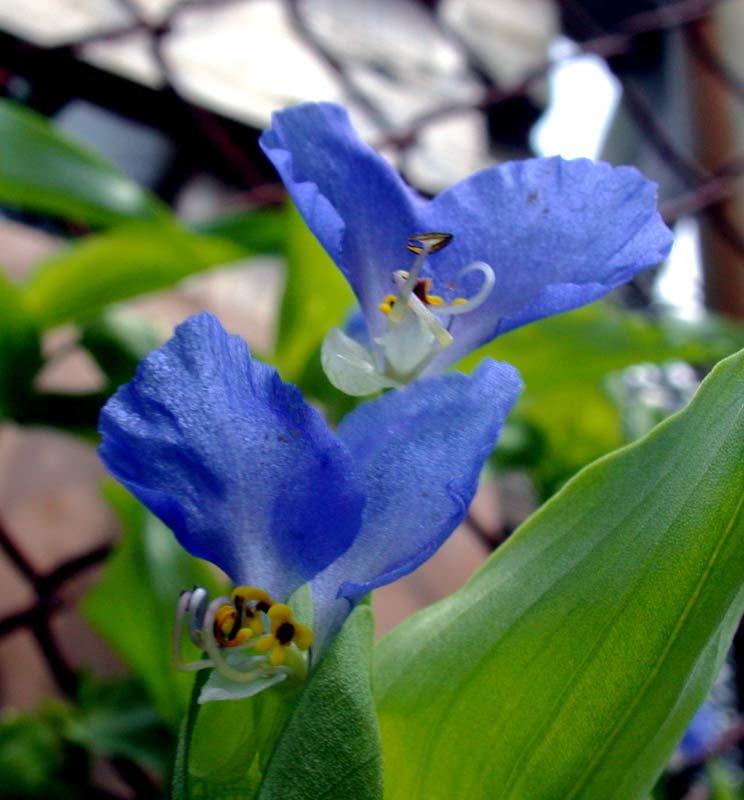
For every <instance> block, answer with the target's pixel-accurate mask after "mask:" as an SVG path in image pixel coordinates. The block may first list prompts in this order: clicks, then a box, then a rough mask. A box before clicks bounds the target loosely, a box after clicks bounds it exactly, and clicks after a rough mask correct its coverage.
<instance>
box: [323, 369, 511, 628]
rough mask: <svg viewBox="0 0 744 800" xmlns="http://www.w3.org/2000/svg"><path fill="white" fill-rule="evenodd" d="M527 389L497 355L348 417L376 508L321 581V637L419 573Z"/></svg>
mask: <svg viewBox="0 0 744 800" xmlns="http://www.w3.org/2000/svg"><path fill="white" fill-rule="evenodd" d="M521 388H522V383H521V380H520V378H519V373H518V372H517V370H516V369H515V368H514V367H512V366H511V365H509V364H504V363H497V362H495V361H491V360H490V359H488V360H486V361H484V362H483V363H482V364H481V366H480V367H479V368H478V370H477V371H476V372H475V373H474V374H473V375H472V376H466V375H462V374H460V373H454V374H449V375H444V376H440V377H437V378H426V379H422V380H420V381H417V382H415V383H413V384H411V385H410V386H409V387H407V388H406V389H403V390H401V391H396V392H389V393H387V394H385V395H383V396H382V397H379V398H378V399H376V400H373V401H370V402H367V403H363V404H362V405H360V406H359V407H358V408H357V409H356V410H354V411H352V412H351V413H350V414H349V415H348V416H346V417H345V418H344V420H343V421H342V422H341V425H340V427H339V429H338V434H337V435H338V437H339V438H340V439H341V440H342V441H343V442H344V443H345V444H346V446H347V447H348V448H349V450H350V451H351V452H352V454H353V455H354V457H355V461H356V463H357V466H358V468H359V470H360V474H362V476H363V480H364V482H365V486H366V493H367V504H366V506H365V509H364V515H363V520H362V528H361V530H360V532H359V535H358V537H357V539H356V540H355V542H354V544H353V545H352V546H351V547H350V548H349V550H347V551H346V553H345V554H344V555H342V556H341V557H340V558H339V559H338V560H337V561H336V562H334V563H333V564H332V565H331V566H330V567H328V569H326V570H325V571H324V572H322V573H321V574H320V575H319V576H317V578H316V579H315V580H314V581H313V596H314V598H315V606H316V638H318V639H319V641H322V639H323V637H324V636H325V635H327V633H326V631H327V629H328V628H335V627H338V625H339V623H340V622H342V621H343V618H344V616H345V614H346V613H348V610H349V609H350V607H351V604H352V603H354V602H356V601H357V600H359V599H360V598H361V597H363V596H364V595H365V594H367V593H368V592H369V591H371V590H372V589H374V588H376V587H378V586H382V585H384V584H386V583H390V582H391V581H394V580H396V579H398V578H400V577H401V576H403V575H406V574H407V573H409V572H411V571H412V570H414V569H415V568H416V567H418V566H419V565H420V564H422V563H423V562H424V561H426V560H427V559H428V558H430V557H431V556H432V555H433V554H434V552H435V551H436V550H437V549H438V548H439V547H440V545H441V544H442V543H443V542H444V541H445V540H446V539H447V538H448V537H449V535H450V534H451V533H452V532H453V531H454V530H455V528H456V527H457V526H458V525H459V524H460V522H461V521H462V520H463V518H464V516H465V514H466V513H467V509H468V506H469V505H470V502H471V500H472V499H473V496H474V494H475V491H476V489H477V487H478V478H479V476H480V472H481V469H482V467H483V464H484V462H485V460H486V459H487V458H488V456H489V454H490V453H491V451H492V450H493V447H494V445H495V444H496V441H497V439H498V437H499V433H500V432H501V427H502V425H503V422H504V418H505V417H506V415H507V413H508V412H509V410H510V408H511V407H512V405H513V404H514V402H515V400H516V399H517V397H518V395H519V392H520V390H521ZM336 597H340V599H339V600H337V601H336V600H334V598H336Z"/></svg>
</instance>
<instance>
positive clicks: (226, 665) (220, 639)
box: [173, 586, 313, 682]
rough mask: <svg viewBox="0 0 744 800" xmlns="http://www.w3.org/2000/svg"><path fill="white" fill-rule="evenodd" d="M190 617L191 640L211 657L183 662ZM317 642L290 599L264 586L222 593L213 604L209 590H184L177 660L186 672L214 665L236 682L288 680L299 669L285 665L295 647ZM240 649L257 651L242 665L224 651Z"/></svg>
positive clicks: (177, 632) (175, 652)
mask: <svg viewBox="0 0 744 800" xmlns="http://www.w3.org/2000/svg"><path fill="white" fill-rule="evenodd" d="M187 620H188V631H189V637H190V638H191V641H192V642H193V643H194V644H195V645H196V646H197V647H198V648H199V649H200V650H203V651H204V652H205V653H206V654H207V656H208V658H206V659H204V658H202V659H201V660H198V661H192V662H189V663H186V662H184V661H183V659H182V657H181V637H182V635H183V628H184V623H185V622H186V621H187ZM312 640H313V634H312V631H311V630H310V629H309V628H307V627H305V626H304V625H300V624H299V623H297V622H295V620H294V617H293V613H292V609H290V608H289V606H287V605H284V603H275V602H274V601H273V600H272V599H271V597H270V596H269V594H268V592H265V591H264V590H263V589H259V588H257V587H255V586H239V587H237V588H236V589H234V590H233V592H232V595H231V597H229V598H227V597H218V598H217V599H215V600H212V602H209V595H208V593H207V590H206V589H203V588H201V587H197V588H195V589H193V590H192V591H190V592H184V593H183V594H182V595H181V599H180V600H179V603H178V611H177V614H176V626H175V631H174V642H173V660H174V663H175V665H176V668H177V669H179V670H181V671H183V672H194V671H196V670H200V669H205V668H207V667H214V668H215V669H216V670H217V671H218V672H219V673H220V674H222V675H223V676H224V677H226V678H229V679H230V680H234V681H240V682H249V681H255V680H264V679H266V678H272V677H273V678H277V677H279V679H282V678H284V677H287V675H289V674H291V673H292V672H293V671H294V670H293V669H292V668H291V667H286V666H282V665H283V664H284V662H285V660H286V657H287V649H288V648H289V647H290V645H292V644H294V645H295V647H296V648H297V649H299V650H307V649H308V648H309V647H310V645H311V644H312ZM238 649H243V650H248V651H252V653H253V654H252V655H251V656H249V657H248V658H243V659H242V661H241V664H240V666H239V667H238V668H236V667H235V666H234V665H233V664H232V663H230V662H228V660H227V658H226V656H225V654H224V653H225V651H229V650H238Z"/></svg>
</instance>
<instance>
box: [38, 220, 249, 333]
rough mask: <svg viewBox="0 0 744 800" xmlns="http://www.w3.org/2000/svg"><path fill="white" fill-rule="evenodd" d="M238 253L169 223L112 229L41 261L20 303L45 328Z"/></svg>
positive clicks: (86, 316)
mask: <svg viewBox="0 0 744 800" xmlns="http://www.w3.org/2000/svg"><path fill="white" fill-rule="evenodd" d="M240 256H241V251H240V250H239V249H238V248H237V247H236V246H235V245H233V244H231V243H230V242H228V241H226V240H223V239H218V238H214V237H208V236H201V235H197V234H194V233H189V232H187V231H185V230H182V229H180V228H178V227H176V226H175V225H170V224H168V225H165V224H139V225H132V226H126V227H122V228H117V229H116V230H113V231H110V232H108V233H103V234H99V235H97V236H91V237H88V238H87V239H85V240H83V241H81V242H79V243H77V244H74V245H71V246H70V247H68V248H67V249H66V250H64V251H63V252H62V253H59V254H57V255H54V256H52V257H51V258H49V259H47V260H46V261H44V262H43V263H42V264H41V265H40V266H39V268H38V269H37V270H36V272H34V274H33V275H32V276H31V278H30V279H29V282H28V283H27V284H26V287H25V301H26V306H27V308H28V309H29V311H30V312H31V314H32V315H33V316H34V318H35V319H36V320H37V321H38V324H39V325H41V326H42V327H45V328H48V327H51V326H53V325H59V324H61V323H63V322H89V321H91V320H92V319H94V318H95V317H97V316H98V315H99V314H100V313H101V312H102V310H103V309H104V307H105V306H107V305H108V304H109V303H113V302H116V301H119V300H124V299H126V298H129V297H134V296H136V295H140V294H144V293H145V292H152V291H155V290H156V289H164V288H167V287H168V286H171V285H173V284H174V283H177V282H178V281H180V280H181V279H183V278H185V277H187V276H189V275H192V274H194V273H195V272H199V271H201V270H204V269H207V268H209V267H213V266H216V265H218V264H226V263H228V262H230V261H234V260H235V259H236V258H239V257H240Z"/></svg>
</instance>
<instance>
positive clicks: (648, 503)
mask: <svg viewBox="0 0 744 800" xmlns="http://www.w3.org/2000/svg"><path fill="white" fill-rule="evenodd" d="M743 504H744V353H740V354H737V355H736V356H732V357H731V358H729V359H727V360H726V361H724V362H722V363H721V364H720V365H719V366H718V367H717V368H716V369H715V370H714V372H713V373H712V374H711V376H710V377H709V378H708V379H707V380H706V381H705V382H704V384H703V386H702V387H701V389H700V391H699V392H698V394H697V395H696V397H695V398H694V400H693V401H692V402H691V404H690V405H689V406H688V408H687V409H686V410H684V411H683V412H681V413H680V414H678V415H676V416H675V417H673V418H671V419H670V420H668V421H667V422H666V423H664V424H662V425H660V426H659V427H658V428H657V429H655V431H654V432H652V433H651V434H650V435H649V436H648V437H646V438H645V439H643V440H641V441H640V442H638V443H637V444H634V445H632V446H630V447H628V448H626V449H624V450H621V451H618V452H617V453H615V454H612V455H611V456H608V457H606V458H604V459H602V460H601V461H599V462H597V463H596V464H594V465H592V466H590V467H588V468H587V469H585V470H584V471H583V472H581V473H580V474H579V475H578V476H577V477H576V478H575V479H574V480H572V481H571V482H570V483H569V484H568V485H567V486H566V487H565V488H564V490H563V491H561V492H560V493H559V494H558V495H557V496H556V497H555V498H554V499H553V500H552V501H550V502H549V503H548V504H547V505H546V506H544V508H543V509H542V510H541V511H539V512H538V513H537V514H535V515H534V516H533V517H532V518H531V519H530V520H529V521H528V522H527V523H526V524H525V525H524V526H523V527H522V528H521V530H520V531H518V532H517V534H515V536H514V537H513V538H512V539H511V540H510V541H509V542H508V543H507V544H506V545H505V546H504V547H503V548H501V549H500V550H499V551H497V553H496V554H495V555H494V556H493V557H492V558H491V559H490V560H489V561H488V562H487V563H486V565H485V566H484V567H483V568H481V570H480V571H479V572H478V573H477V574H476V575H475V576H474V577H473V579H472V580H471V581H470V582H469V583H468V584H467V585H466V586H465V587H464V588H463V589H462V590H461V591H460V592H458V593H456V594H455V595H453V596H452V597H450V598H448V599H446V600H445V601H443V602H441V603H439V604H437V605H435V606H433V607H431V608H429V609H427V610H425V611H423V612H422V613H420V614H418V615H416V616H414V617H413V618H411V619H410V620H408V621H406V622H405V623H403V624H402V625H401V626H400V627H399V628H397V629H396V630H394V631H393V632H392V633H391V634H390V635H389V636H388V637H387V638H386V639H384V640H383V641H382V643H381V644H380V646H379V648H378V652H377V660H376V672H375V686H376V690H377V699H378V711H379V715H380V724H381V730H382V736H383V747H384V751H385V764H386V786H387V794H386V797H389V798H390V799H391V800H393V799H394V798H427V800H428V799H431V800H436V799H437V798H451V797H468V798H471V800H477V799H478V798H484V800H485V798H493V797H498V798H500V799H501V800H517V799H518V798H519V799H521V798H527V797H529V798H530V800H540V798H545V799H546V800H547V798H557V797H560V798H561V799H562V800H569V799H574V798H581V799H582V800H590V799H591V800H596V798H600V797H601V798H603V800H612V799H613V798H614V799H615V800H629V798H635V797H638V798H641V797H645V795H646V793H647V792H648V791H649V790H650V788H651V786H652V785H653V782H654V780H655V778H656V777H657V775H658V774H659V773H660V771H661V770H662V768H663V766H664V764H665V763H666V760H667V759H668V757H669V755H670V753H671V751H672V750H673V748H674V746H675V744H676V742H677V740H678V739H679V738H680V736H681V735H682V733H683V732H684V729H685V727H686V725H687V724H688V722H689V720H690V718H691V717H692V715H693V713H694V711H695V708H696V706H697V705H699V704H700V702H701V701H702V700H703V698H704V696H705V693H706V691H707V690H708V689H709V687H710V686H711V684H712V682H713V680H714V678H715V676H716V672H717V669H718V667H719V666H720V663H721V660H722V658H723V654H724V653H725V649H726V646H727V644H728V642H729V641H730V639H731V636H732V633H733V630H734V627H735V624H736V621H737V619H738V617H739V616H740V615H741V613H742V610H744V592H742V583H743V582H744V513H743V512H742V506H743Z"/></svg>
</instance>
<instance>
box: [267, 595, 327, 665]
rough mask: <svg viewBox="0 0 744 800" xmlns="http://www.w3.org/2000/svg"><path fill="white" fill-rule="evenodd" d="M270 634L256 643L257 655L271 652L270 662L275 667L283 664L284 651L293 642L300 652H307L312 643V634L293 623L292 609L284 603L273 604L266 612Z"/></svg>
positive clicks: (303, 627)
mask: <svg viewBox="0 0 744 800" xmlns="http://www.w3.org/2000/svg"><path fill="white" fill-rule="evenodd" d="M268 615H269V619H270V620H271V633H270V634H267V635H266V636H262V637H261V638H260V639H259V640H258V642H256V650H257V651H258V652H259V653H268V652H269V651H271V656H270V661H271V663H272V665H273V666H275V667H277V666H279V665H280V664H283V663H284V659H285V658H286V649H287V648H288V647H289V646H290V645H291V644H292V643H293V642H294V644H295V645H296V646H297V647H298V648H299V649H300V650H307V649H308V647H310V645H311V644H312V643H313V632H312V631H311V630H310V628H307V627H306V626H305V625H300V624H299V623H297V622H295V621H294V617H293V615H292V609H291V608H290V607H289V606H287V605H284V603H275V604H274V605H273V606H272V607H271V608H270V609H269V612H268Z"/></svg>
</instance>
